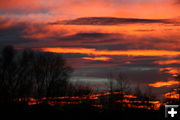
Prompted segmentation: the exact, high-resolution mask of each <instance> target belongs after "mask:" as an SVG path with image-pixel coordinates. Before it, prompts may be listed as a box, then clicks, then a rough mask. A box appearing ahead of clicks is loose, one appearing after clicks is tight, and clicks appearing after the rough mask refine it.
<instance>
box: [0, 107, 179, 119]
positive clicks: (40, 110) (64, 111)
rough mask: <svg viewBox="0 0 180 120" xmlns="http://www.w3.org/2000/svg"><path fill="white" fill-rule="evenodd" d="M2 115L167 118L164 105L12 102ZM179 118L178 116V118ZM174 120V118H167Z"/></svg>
mask: <svg viewBox="0 0 180 120" xmlns="http://www.w3.org/2000/svg"><path fill="white" fill-rule="evenodd" d="M0 112H1V115H3V116H5V117H14V118H18V119H20V118H23V119H29V118H31V117H32V118H34V119H36V118H41V119H43V118H47V117H48V118H52V120H54V119H58V120H69V119H70V120H73V119H78V120H79V119H82V120H87V119H92V120H104V119H108V120H114V119H115V120H166V119H165V118H164V109H163V107H162V108H160V110H146V109H132V108H131V109H130V108H129V109H126V110H123V111H118V110H108V109H106V110H102V109H99V108H95V107H92V106H89V105H83V104H79V105H66V106H58V105H57V106H49V105H47V104H39V105H31V106H27V105H22V104H11V105H1V107H0ZM176 119H178V118H176ZM167 120H174V119H167Z"/></svg>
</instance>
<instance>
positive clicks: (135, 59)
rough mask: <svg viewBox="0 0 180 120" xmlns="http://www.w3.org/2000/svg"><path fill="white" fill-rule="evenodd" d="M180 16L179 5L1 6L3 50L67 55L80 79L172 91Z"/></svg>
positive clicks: (69, 2) (8, 2)
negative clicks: (118, 77)
mask: <svg viewBox="0 0 180 120" xmlns="http://www.w3.org/2000/svg"><path fill="white" fill-rule="evenodd" d="M179 11H180V2H179V0H29V1H28V0H0V33H1V37H0V48H2V47H4V46H6V45H14V46H15V48H18V49H21V48H33V49H35V50H42V51H46V52H55V53H61V54H63V55H64V57H65V58H66V59H67V61H68V63H69V64H70V65H71V66H72V67H74V68H75V69H76V70H75V72H74V74H73V75H74V76H80V77H82V76H84V77H89V76H90V77H94V78H96V80H98V79H99V78H101V77H105V73H107V72H108V71H110V70H112V71H122V72H124V73H128V76H129V77H130V79H133V82H134V84H136V83H140V84H141V85H146V86H147V85H150V86H151V87H160V88H161V87H163V86H167V85H169V86H171V85H173V84H175V83H176V82H177V81H176V80H174V79H173V80H171V79H170V78H174V77H175V76H176V75H177V73H178V72H179V71H178V70H179V68H180V46H179V45H180V13H179ZM87 17H88V18H87ZM94 17H98V18H99V19H96V18H94ZM77 18H81V19H77ZM82 18H83V19H82ZM123 18H127V19H125V20H124V19H123ZM62 20H66V22H67V23H69V24H62V23H63V22H64V21H62ZM73 20H74V21H76V22H77V23H79V24H75V22H74V23H73V22H72V21H73ZM114 20H115V21H117V23H116V24H115V23H114ZM64 23H65V22H64ZM169 79H170V81H168V82H162V81H165V80H169Z"/></svg>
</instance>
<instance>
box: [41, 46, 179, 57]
mask: <svg viewBox="0 0 180 120" xmlns="http://www.w3.org/2000/svg"><path fill="white" fill-rule="evenodd" d="M41 50H42V51H45V52H55V53H79V54H88V55H128V56H179V55H180V51H168V50H97V49H90V48H62V47H60V48H42V49H41Z"/></svg>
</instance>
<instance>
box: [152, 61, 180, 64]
mask: <svg viewBox="0 0 180 120" xmlns="http://www.w3.org/2000/svg"><path fill="white" fill-rule="evenodd" d="M154 63H157V64H159V65H169V64H180V60H161V61H155V62H154Z"/></svg>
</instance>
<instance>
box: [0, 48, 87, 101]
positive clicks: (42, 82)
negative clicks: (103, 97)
mask: <svg viewBox="0 0 180 120" xmlns="http://www.w3.org/2000/svg"><path fill="white" fill-rule="evenodd" d="M72 71H73V69H72V68H71V67H70V66H68V65H67V64H66V61H65V60H64V59H63V57H62V56H61V55H59V54H55V53H46V52H38V51H33V50H29V49H28V50H27V49H25V50H19V51H17V50H15V49H14V48H13V47H12V46H6V47H5V48H3V49H2V50H1V52H0V103H1V104H4V103H11V102H13V100H14V99H16V98H22V99H23V98H24V99H25V98H28V97H33V98H36V99H39V98H42V97H46V98H48V97H57V96H58V97H59V96H66V95H72V94H73V95H74V94H79V93H80V94H83V92H90V91H87V90H79V89H77V88H75V87H73V86H72V85H71V83H70V82H69V77H70V74H71V73H72Z"/></svg>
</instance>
